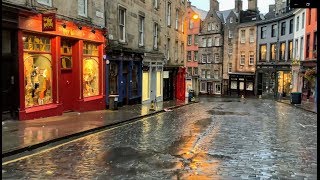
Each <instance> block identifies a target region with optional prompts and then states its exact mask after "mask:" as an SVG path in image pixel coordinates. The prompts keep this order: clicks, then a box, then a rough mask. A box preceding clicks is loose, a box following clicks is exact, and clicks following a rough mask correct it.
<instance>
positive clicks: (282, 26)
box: [281, 22, 286, 36]
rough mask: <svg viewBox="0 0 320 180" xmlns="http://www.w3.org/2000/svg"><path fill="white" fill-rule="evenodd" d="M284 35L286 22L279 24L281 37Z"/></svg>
mask: <svg viewBox="0 0 320 180" xmlns="http://www.w3.org/2000/svg"><path fill="white" fill-rule="evenodd" d="M285 34H286V22H282V23H281V36H283V35H285Z"/></svg>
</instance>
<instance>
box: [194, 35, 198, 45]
mask: <svg viewBox="0 0 320 180" xmlns="http://www.w3.org/2000/svg"><path fill="white" fill-rule="evenodd" d="M194 44H195V45H198V35H196V34H195V35H194Z"/></svg>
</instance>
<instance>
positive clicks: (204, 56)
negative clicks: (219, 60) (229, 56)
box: [201, 54, 207, 63]
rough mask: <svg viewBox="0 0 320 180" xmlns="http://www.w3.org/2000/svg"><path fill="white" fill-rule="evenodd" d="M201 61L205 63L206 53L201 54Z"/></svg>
mask: <svg viewBox="0 0 320 180" xmlns="http://www.w3.org/2000/svg"><path fill="white" fill-rule="evenodd" d="M201 62H202V63H206V62H207V55H206V54H202V56H201Z"/></svg>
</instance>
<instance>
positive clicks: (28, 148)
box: [2, 102, 198, 163]
mask: <svg viewBox="0 0 320 180" xmlns="http://www.w3.org/2000/svg"><path fill="white" fill-rule="evenodd" d="M195 103H198V102H191V103H188V104H182V105H177V106H171V107H168V108H166V109H177V108H180V107H183V106H187V105H191V104H195ZM161 112H165V110H164V109H162V110H158V111H154V112H151V113H149V114H145V115H139V116H135V117H133V118H131V119H126V120H123V121H119V122H115V123H111V124H106V125H103V126H100V127H96V128H93V129H89V130H85V131H81V132H77V133H73V134H70V135H66V136H62V137H58V138H55V139H51V140H48V141H44V142H40V143H37V144H33V145H30V146H26V147H22V148H18V149H13V150H9V151H7V152H4V153H2V158H7V157H10V156H13V155H17V154H20V153H23V152H26V151H32V150H35V149H38V148H41V147H43V146H46V145H49V144H52V143H57V142H59V141H62V140H65V139H71V138H74V139H77V138H80V137H83V136H87V135H90V134H94V133H97V132H99V131H101V130H103V129H105V128H110V127H116V126H120V125H125V124H128V123H130V122H134V121H136V120H138V119H142V118H145V117H149V116H153V115H155V114H158V113H161ZM2 163H3V162H2Z"/></svg>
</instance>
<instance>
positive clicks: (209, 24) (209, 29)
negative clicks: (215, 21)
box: [207, 23, 213, 31]
mask: <svg viewBox="0 0 320 180" xmlns="http://www.w3.org/2000/svg"><path fill="white" fill-rule="evenodd" d="M207 30H208V31H211V30H213V29H212V28H211V23H208V27H207Z"/></svg>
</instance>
